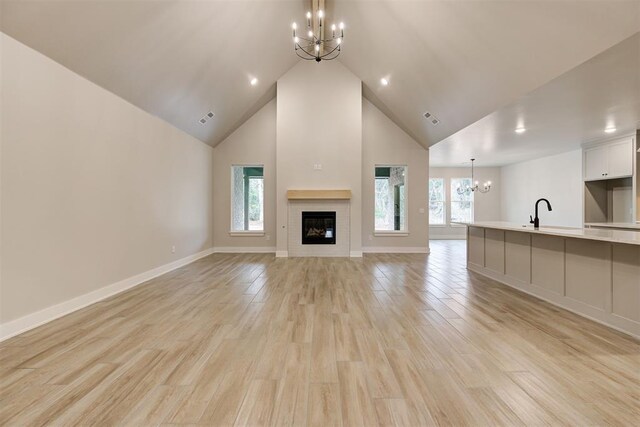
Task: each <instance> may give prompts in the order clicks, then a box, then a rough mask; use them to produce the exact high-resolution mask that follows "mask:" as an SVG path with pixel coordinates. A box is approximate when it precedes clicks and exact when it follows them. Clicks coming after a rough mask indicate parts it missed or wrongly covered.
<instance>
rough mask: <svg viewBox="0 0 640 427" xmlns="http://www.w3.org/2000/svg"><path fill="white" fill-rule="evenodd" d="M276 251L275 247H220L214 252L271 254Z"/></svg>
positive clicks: (214, 249)
mask: <svg viewBox="0 0 640 427" xmlns="http://www.w3.org/2000/svg"><path fill="white" fill-rule="evenodd" d="M275 251H276V248H275V246H219V247H216V248H213V252H215V253H217V254H270V253H274V252H275Z"/></svg>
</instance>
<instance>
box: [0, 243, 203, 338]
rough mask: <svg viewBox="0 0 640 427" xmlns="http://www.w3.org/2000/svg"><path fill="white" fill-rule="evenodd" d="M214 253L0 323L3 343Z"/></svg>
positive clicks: (185, 260) (146, 273)
mask: <svg viewBox="0 0 640 427" xmlns="http://www.w3.org/2000/svg"><path fill="white" fill-rule="evenodd" d="M212 253H213V248H209V249H206V250H204V251H201V252H198V253H195V254H193V255H189V256H187V257H185V258H182V259H179V260H177V261H173V262H170V263H169V264H164V265H161V266H160V267H156V268H154V269H152V270H149V271H145V272H144V273H140V274H136V275H135V276H131V277H129V278H126V279H124V280H121V281H119V282H116V283H112V284H111V285H107V286H104V287H102V288H100V289H96V290H95V291H92V292H89V293H87V294H84V295H80V296H78V297H75V298H72V299H70V300H67V301H64V302H61V303H59V304H56V305H53V306H51V307H47V308H45V309H43V310H40V311H36V312H35V313H31V314H27V315H26V316H23V317H19V318H17V319H14V320H10V321H8V322H6V323H3V324H1V325H0V342H2V341H4V340H6V339H9V338H11V337H14V336H16V335H19V334H21V333H23V332H27V331H29V330H31V329H33V328H36V327H38V326H40V325H44V324H45V323H49V322H51V321H52V320H55V319H58V318H60V317H62V316H65V315H67V314H69V313H73V312H74V311H77V310H80V309H81V308H85V307H87V306H89V305H91V304H95V303H97V302H99V301H102V300H104V299H106V298H109V297H111V296H113V295H116V294H119V293H121V292H124V291H126V290H127V289H131V288H133V287H135V286H138V285H140V284H142V283H145V282H147V281H149V280H151V279H153V278H156V277H158V276H162V275H163V274H165V273H168V272H170V271H172V270H175V269H176V268H180V267H183V266H185V265H187V264H190V263H192V262H194V261H197V260H199V259H200V258H204V257H206V256H208V255H211V254H212Z"/></svg>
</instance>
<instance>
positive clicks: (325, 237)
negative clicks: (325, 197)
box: [302, 212, 336, 245]
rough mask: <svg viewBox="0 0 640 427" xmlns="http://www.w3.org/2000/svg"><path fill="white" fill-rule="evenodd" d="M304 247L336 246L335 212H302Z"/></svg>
mask: <svg viewBox="0 0 640 427" xmlns="http://www.w3.org/2000/svg"><path fill="white" fill-rule="evenodd" d="M302 244H303V245H335V244H336V213H335V212H302Z"/></svg>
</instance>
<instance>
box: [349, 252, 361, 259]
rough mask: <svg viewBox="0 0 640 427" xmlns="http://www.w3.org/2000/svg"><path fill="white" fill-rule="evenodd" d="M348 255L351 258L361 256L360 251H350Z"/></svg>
mask: <svg viewBox="0 0 640 427" xmlns="http://www.w3.org/2000/svg"><path fill="white" fill-rule="evenodd" d="M349 257H351V258H362V251H350V252H349Z"/></svg>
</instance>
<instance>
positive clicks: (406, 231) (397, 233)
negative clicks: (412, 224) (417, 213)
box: [373, 163, 409, 237]
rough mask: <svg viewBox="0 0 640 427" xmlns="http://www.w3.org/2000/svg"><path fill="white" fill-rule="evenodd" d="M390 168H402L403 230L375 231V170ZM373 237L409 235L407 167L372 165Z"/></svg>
mask: <svg viewBox="0 0 640 427" xmlns="http://www.w3.org/2000/svg"><path fill="white" fill-rule="evenodd" d="M391 167H396V168H397V167H403V168H404V172H405V175H404V230H377V229H376V194H375V189H376V187H375V185H376V184H375V180H376V168H391ZM373 181H374V182H373V235H374V236H377V237H390V236H396V237H404V236H408V235H409V165H399V164H378V163H376V164H374V165H373Z"/></svg>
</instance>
